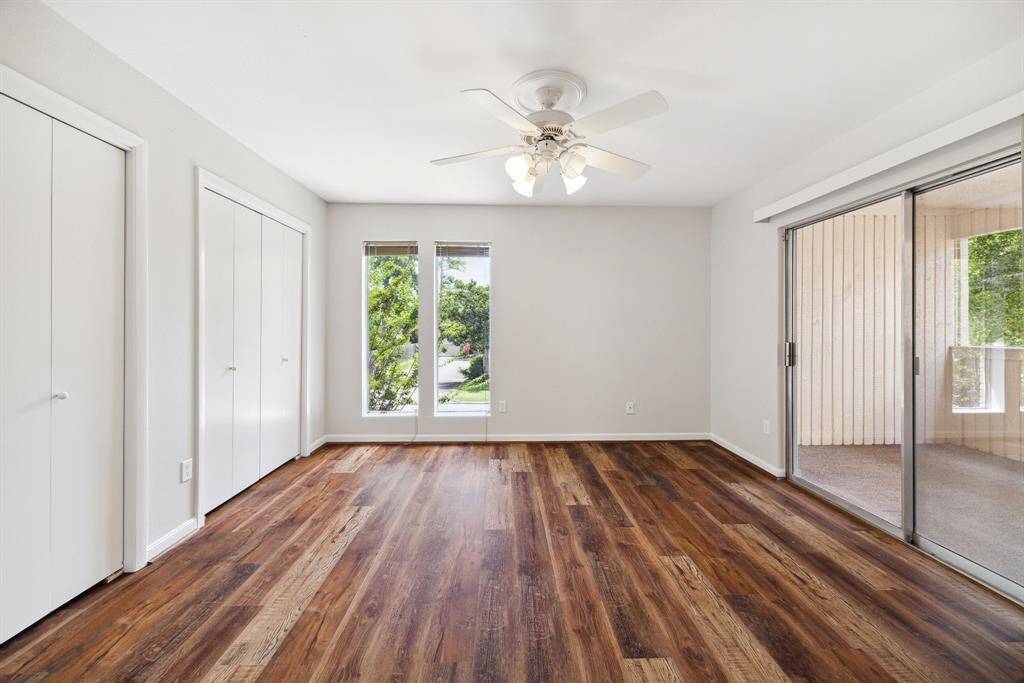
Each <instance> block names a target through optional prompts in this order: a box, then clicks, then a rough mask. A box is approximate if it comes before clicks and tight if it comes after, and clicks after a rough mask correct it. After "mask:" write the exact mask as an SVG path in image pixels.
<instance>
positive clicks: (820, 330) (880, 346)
mask: <svg viewBox="0 0 1024 683" xmlns="http://www.w3.org/2000/svg"><path fill="white" fill-rule="evenodd" d="M1022 196H1024V189H1022V178H1021V162H1020V156H1019V155H1017V156H1015V157H1012V158H1006V159H1003V160H999V161H994V162H991V163H989V164H987V165H985V166H981V167H977V168H970V169H964V170H961V171H958V172H957V173H956V174H955V175H950V176H948V177H946V178H944V179H942V180H939V181H935V182H933V183H931V184H929V185H921V186H919V187H912V188H908V189H907V190H905V191H904V192H902V194H895V195H894V196H893V197H891V198H889V199H886V200H884V201H878V202H875V203H873V204H870V205H867V206H864V207H861V208H857V209H855V210H851V211H847V212H845V213H842V214H838V215H835V216H832V217H830V218H827V219H824V220H819V221H817V222H815V223H813V224H810V225H804V226H799V227H795V228H792V229H790V230H788V231H787V233H786V242H787V250H786V253H787V258H786V268H787V272H786V285H787V292H788V295H787V306H786V318H787V324H786V327H787V344H786V353H785V355H786V365H787V371H788V372H787V396H788V402H787V431H788V444H789V449H788V453H789V462H788V474H789V477H790V479H791V480H792V481H793V482H795V483H796V484H798V485H800V486H803V487H804V488H807V489H809V490H811V491H812V492H814V493H816V494H818V495H820V496H821V497H823V498H826V499H827V500H829V501H831V502H833V503H835V504H836V505H839V506H840V507H843V508H844V509H846V510H848V511H849V512H851V513H853V514H856V515H858V516H860V517H862V518H864V519H866V520H868V521H869V522H871V523H873V524H875V525H876V526H878V527H880V528H882V529H885V530H887V531H889V532H890V533H893V534H895V535H898V536H901V537H902V538H904V539H907V540H910V541H912V542H913V543H915V544H917V545H919V546H920V547H921V548H922V549H924V550H925V551H927V552H929V553H931V554H933V555H936V556H937V557H939V558H940V559H942V560H944V561H946V562H948V563H950V564H953V565H954V566H957V567H958V568H960V569H962V570H964V571H966V572H968V573H971V574H973V575H974V576H976V577H978V578H979V579H981V580H982V581H984V582H986V583H988V584H989V585H991V586H993V587H995V588H996V589H998V590H1001V591H1002V592H1004V593H1006V594H1008V595H1012V596H1014V597H1015V598H1017V599H1018V600H1021V601H1024V400H1022V393H1024V371H1022V363H1021V361H1022V359H1024V237H1022V235H1024V233H1022V225H1021V224H1022V219H1021V216H1022Z"/></svg>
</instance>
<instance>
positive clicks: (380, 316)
mask: <svg viewBox="0 0 1024 683" xmlns="http://www.w3.org/2000/svg"><path fill="white" fill-rule="evenodd" d="M364 261H365V262H366V387H365V389H366V410H367V411H368V412H371V413H408V414H415V413H416V406H417V402H418V401H417V399H418V394H419V391H418V389H419V365H420V348H419V327H418V326H419V313H420V297H419V271H418V268H419V259H418V257H417V256H416V255H415V253H413V254H408V255H403V256H391V255H389V256H372V255H369V256H365V257H364Z"/></svg>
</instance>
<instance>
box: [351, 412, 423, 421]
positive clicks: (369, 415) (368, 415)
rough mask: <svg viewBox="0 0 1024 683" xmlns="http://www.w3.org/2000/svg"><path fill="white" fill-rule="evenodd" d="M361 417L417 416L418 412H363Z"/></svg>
mask: <svg viewBox="0 0 1024 683" xmlns="http://www.w3.org/2000/svg"><path fill="white" fill-rule="evenodd" d="M363 417H367V418H371V419H372V418H377V417H383V418H389V417H419V413H401V412H393V413H363Z"/></svg>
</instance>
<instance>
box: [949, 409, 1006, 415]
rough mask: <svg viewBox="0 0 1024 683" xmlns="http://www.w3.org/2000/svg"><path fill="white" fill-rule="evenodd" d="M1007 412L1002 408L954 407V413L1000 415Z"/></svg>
mask: <svg viewBox="0 0 1024 683" xmlns="http://www.w3.org/2000/svg"><path fill="white" fill-rule="evenodd" d="M1005 412H1006V411H1005V410H1003V409H1002V408H953V414H954V415H1000V414H1002V413H1005Z"/></svg>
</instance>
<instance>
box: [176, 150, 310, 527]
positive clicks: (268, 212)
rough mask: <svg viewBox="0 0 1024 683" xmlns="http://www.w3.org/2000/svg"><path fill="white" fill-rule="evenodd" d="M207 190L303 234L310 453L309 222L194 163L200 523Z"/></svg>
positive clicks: (304, 439) (302, 428) (199, 512)
mask: <svg viewBox="0 0 1024 683" xmlns="http://www.w3.org/2000/svg"><path fill="white" fill-rule="evenodd" d="M203 190H210V191H211V192H215V193H217V194H219V195H221V196H222V197H225V198H227V199H230V200H231V201H233V202H236V203H238V204H241V205H242V206H245V207H247V208H250V209H252V210H253V211H255V212H257V213H259V214H262V215H264V216H266V217H267V218H272V219H274V220H275V221H277V222H278V223H281V224H282V225H285V226H287V227H289V228H291V229H292V230H295V231H296V232H299V233H301V234H302V359H301V367H300V388H299V397H300V398H299V400H300V402H301V405H300V406H299V444H300V446H301V449H302V450H301V455H302V456H307V455H309V453H310V444H309V417H310V416H309V410H310V403H311V402H310V396H309V391H310V381H309V353H310V335H309V288H310V272H309V239H310V230H311V227H310V225H309V223H307V222H305V221H304V220H302V219H300V218H297V217H295V216H293V215H292V214H290V213H288V212H287V211H284V210H282V209H279V208H278V207H276V206H274V205H273V204H271V203H269V202H267V201H264V200H263V199H260V198H259V197H257V196H256V195H254V194H252V193H251V192H249V191H248V190H245V189H243V188H241V187H239V186H238V185H235V184H234V183H231V182H229V181H227V180H224V179H223V178H221V177H220V176H218V175H216V174H214V173H212V172H210V171H208V170H206V169H205V168H203V167H201V166H198V165H197V166H196V199H195V201H196V264H197V267H196V417H195V419H196V443H195V453H196V461H195V467H194V468H193V484H194V489H193V495H194V500H195V514H196V520H197V521H198V525H199V526H200V527H202V526H203V524H204V523H205V521H206V514H205V512H204V510H203V508H202V501H203V496H202V493H203V456H204V454H203V441H204V437H205V436H206V419H205V417H204V414H205V412H206V396H205V391H204V389H203V377H204V371H205V369H206V352H205V350H204V349H205V342H206V330H205V325H204V323H203V313H202V312H203V307H204V305H205V303H206V253H205V245H206V225H205V216H204V215H203V209H202V206H203V203H202V201H201V199H202V192H203Z"/></svg>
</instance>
